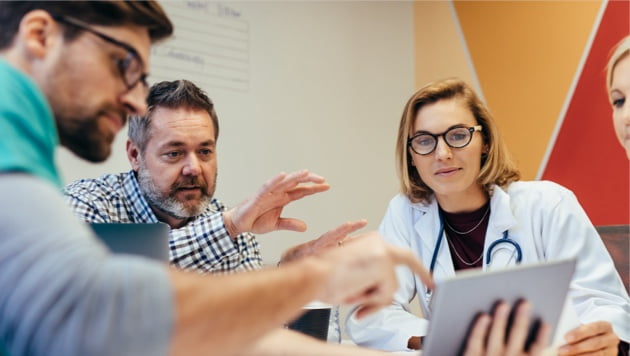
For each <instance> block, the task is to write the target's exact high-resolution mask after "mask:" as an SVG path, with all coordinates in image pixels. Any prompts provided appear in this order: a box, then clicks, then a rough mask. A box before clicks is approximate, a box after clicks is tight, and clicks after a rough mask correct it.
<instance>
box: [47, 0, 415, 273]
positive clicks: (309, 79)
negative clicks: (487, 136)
mask: <svg viewBox="0 0 630 356" xmlns="http://www.w3.org/2000/svg"><path fill="white" fill-rule="evenodd" d="M164 5H165V8H166V10H167V12H168V13H169V14H171V16H172V17H173V20H174V23H175V27H176V32H175V39H173V40H170V41H169V42H166V43H164V44H162V46H161V47H157V48H156V49H155V50H154V52H153V54H152V59H151V60H152V62H153V67H152V70H151V74H152V76H151V81H155V80H164V79H170V80H173V79H180V78H185V79H189V80H192V81H194V82H197V83H199V84H200V85H201V86H202V87H203V88H204V89H205V90H206V91H207V92H208V94H209V96H210V97H211V98H212V99H213V100H214V102H215V104H216V110H217V113H218V115H219V121H220V126H221V127H220V138H219V146H218V155H219V178H218V187H217V193H216V194H217V196H218V197H219V198H220V199H221V200H223V201H224V202H225V203H226V204H228V205H233V204H236V203H238V202H239V201H241V200H242V199H244V198H245V197H247V196H249V195H251V194H252V193H253V192H254V191H255V190H256V189H257V188H258V187H259V186H260V185H261V184H262V183H263V182H264V181H266V180H267V179H269V178H271V177H272V176H274V175H275V174H277V173H278V172H281V171H293V170H298V169H303V168H308V169H311V170H312V171H314V172H317V173H319V174H321V175H323V176H325V177H326V178H327V180H328V182H329V183H330V184H331V186H332V188H331V190H330V191H328V192H326V193H323V194H320V195H318V196H315V197H310V198H306V199H304V200H303V201H299V202H297V203H294V204H292V205H291V206H290V207H289V208H287V209H286V211H285V213H284V215H285V216H291V217H297V218H301V219H304V220H305V221H306V222H307V224H308V226H309V229H308V231H307V232H306V233H303V234H300V233H293V232H276V233H270V234H267V235H263V236H259V241H260V243H261V248H262V253H263V258H264V259H265V262H266V263H268V264H275V262H276V261H277V259H278V257H279V256H280V254H281V252H282V251H283V250H285V249H286V248H287V247H288V246H291V245H294V244H297V243H299V242H303V241H306V240H308V239H311V238H315V237H317V236H319V235H320V234H322V233H323V232H325V231H327V230H328V229H331V228H333V227H335V226H337V225H338V224H340V223H342V222H344V221H346V220H355V219H360V218H366V219H368V221H369V225H368V229H376V228H377V227H378V224H379V222H380V219H381V217H382V215H383V213H384V211H385V208H386V206H387V203H388V201H389V199H391V197H392V196H393V195H394V194H395V193H396V192H397V189H398V186H397V179H396V172H395V169H394V144H395V139H396V132H397V126H398V121H399V118H400V114H401V112H402V108H403V105H404V104H405V102H406V100H407V98H408V97H409V96H410V95H411V93H412V91H413V81H414V72H413V70H414V69H413V67H414V66H413V56H414V54H413V53H414V52H413V28H412V27H413V26H412V20H413V19H412V3H411V2H391V1H388V2H375V1H369V2H229V3H208V2H204V1H202V2H199V1H194V2H192V1H188V2H167V3H164ZM191 6H193V7H194V9H191ZM230 24H234V26H231V25H230ZM226 29H227V31H228V32H225V30H226ZM222 31H223V32H222ZM230 31H231V32H230ZM194 33H197V34H196V37H195V39H194V41H188V42H187V37H191V36H193V34H194ZM234 34H236V36H237V37H238V38H234ZM216 38H219V39H218V40H217V41H219V42H213V41H215V39H216ZM200 41H201V42H200ZM204 41H207V44H204ZM221 41H222V42H221ZM229 41H233V42H234V45H229V43H227V42H229ZM217 43H218V44H217ZM226 43H227V45H226ZM191 45H192V46H193V47H192V48H191V47H190V46H191ZM186 46H188V47H186ZM195 46H196V47H197V48H198V49H200V50H202V51H201V52H200V53H202V54H200V55H199V56H202V57H203V58H201V59H203V60H204V61H206V64H205V65H199V63H200V62H201V61H202V60H201V59H200V58H197V57H194V58H193V57H185V56H184V57H185V58H184V59H182V58H183V56H181V55H179V56H178V55H176V54H173V53H174V52H173V51H170V52H169V51H168V50H167V49H168V48H188V50H189V51H190V52H189V53H195V48H194V47H195ZM224 48H227V49H228V51H229V50H230V48H232V49H233V50H234V51H235V52H234V53H235V56H232V57H230V55H225V56H224V55H221V53H219V52H212V51H214V50H215V49H217V51H218V50H219V49H222V50H223V49H224ZM211 58H215V59H216V58H218V60H219V61H222V62H218V63H216V64H214V65H213V64H211V63H210V62H211V60H210V59H211ZM226 58H227V59H226ZM229 58H236V59H235V60H234V61H235V62H238V63H237V66H236V67H235V68H236V69H235V70H233V69H225V70H219V73H214V72H211V71H212V70H215V69H216V68H223V67H222V65H223V64H229V62H230V61H231V60H230V59H229ZM209 63H210V64H209ZM193 73H194V74H193ZM125 135H126V133H122V134H121V135H119V137H118V138H117V140H116V142H115V147H114V154H113V156H112V157H111V158H110V159H109V160H108V161H107V162H106V163H104V164H100V165H91V164H88V163H85V162H83V161H80V160H78V159H76V158H74V157H73V156H72V154H70V153H68V152H67V151H64V150H62V151H60V153H59V156H58V161H59V165H60V167H61V171H62V175H63V177H64V178H65V180H66V182H69V181H71V180H74V179H78V178H81V177H95V176H98V175H100V174H103V173H109V172H119V171H124V170H127V169H129V165H128V162H127V159H126V156H125V154H124V142H125Z"/></svg>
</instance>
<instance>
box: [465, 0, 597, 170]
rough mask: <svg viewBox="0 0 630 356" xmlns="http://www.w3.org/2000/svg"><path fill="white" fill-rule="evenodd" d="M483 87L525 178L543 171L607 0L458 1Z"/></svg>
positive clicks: (489, 104)
mask: <svg viewBox="0 0 630 356" xmlns="http://www.w3.org/2000/svg"><path fill="white" fill-rule="evenodd" d="M454 5H455V9H456V10H457V16H458V18H459V22H460V25H461V28H462V31H463V33H464V37H465V39H466V43H467V47H468V50H469V51H470V56H471V58H472V62H473V63H474V68H475V72H476V75H477V78H478V80H479V83H480V85H481V88H482V90H483V95H484V96H485V99H486V102H487V104H488V106H489V107H490V110H491V111H492V113H493V114H494V115H495V117H496V119H497V121H498V122H499V126H500V129H501V131H502V133H503V135H504V137H505V138H506V140H507V142H508V145H509V147H510V150H511V151H512V153H513V154H514V156H515V158H516V159H517V162H518V164H519V167H520V169H521V172H522V173H523V178H524V179H533V178H535V176H536V173H537V171H538V168H539V165H540V163H541V160H542V158H543V156H544V153H545V150H546V148H547V143H548V142H549V139H550V136H551V134H552V131H553V129H554V127H555V125H556V121H557V119H558V116H559V114H560V113H561V109H562V106H563V104H564V101H565V98H566V95H567V93H568V91H569V88H570V86H571V82H572V81H573V77H574V75H575V72H576V70H577V68H578V64H579V62H580V59H581V57H582V54H583V52H584V49H585V46H586V44H587V42H588V38H589V35H590V33H591V30H592V27H593V24H594V21H595V19H596V17H597V14H598V12H599V9H600V6H601V1H536V2H533V1H500V2H499V1H497V2H494V1H492V2H490V1H457V2H455V4H454Z"/></svg>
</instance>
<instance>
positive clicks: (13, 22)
mask: <svg viewBox="0 0 630 356" xmlns="http://www.w3.org/2000/svg"><path fill="white" fill-rule="evenodd" d="M171 33H172V25H171V23H170V21H169V19H168V18H167V16H166V15H165V13H164V12H163V10H162V9H161V7H160V6H159V5H157V4H156V3H154V2H143V1H125V2H122V1H121V2H92V1H73V2H2V3H0V78H1V80H0V134H1V135H2V139H1V140H0V197H2V202H4V203H5V206H4V207H3V208H2V210H1V211H0V283H1V288H0V344H3V345H4V346H6V349H7V350H8V351H9V352H10V354H11V355H164V354H166V353H173V354H186V355H195V354H215V355H226V354H257V353H266V354H277V353H285V354H296V353H305V354H333V353H336V354H340V355H342V354H343V355H350V354H353V353H355V354H362V355H364V354H369V352H367V351H365V350H360V349H357V348H342V347H340V346H333V345H327V344H325V343H321V342H317V341H315V340H313V339H309V338H306V337H301V336H299V335H296V334H293V333H290V332H289V331H282V330H280V329H279V328H278V327H279V326H280V325H282V324H283V323H285V322H287V321H288V320H290V319H292V318H294V317H296V316H297V315H298V314H299V310H300V307H301V306H302V305H304V304H306V303H307V302H309V301H311V300H313V299H318V300H322V301H325V302H328V303H332V304H338V303H348V302H360V303H362V304H364V305H365V308H364V309H363V313H362V314H368V313H370V312H372V311H374V310H376V309H378V308H380V307H382V306H384V305H386V304H388V303H389V301H390V300H391V297H392V295H393V292H394V291H395V289H396V280H395V275H394V266H395V265H397V264H405V265H409V266H410V267H411V268H412V269H413V270H414V271H416V272H418V273H421V274H422V278H423V279H424V280H425V281H426V282H427V283H430V277H429V276H428V274H427V272H426V271H425V270H424V269H423V268H422V267H421V265H420V263H419V261H418V260H416V259H415V258H414V257H413V256H412V255H411V254H410V253H409V252H407V251H403V250H399V249H396V248H394V247H391V246H389V245H386V244H384V243H383V242H382V240H381V239H380V238H379V236H378V235H376V234H375V233H368V234H365V236H363V237H361V238H356V239H353V241H351V242H349V243H347V244H345V245H344V248H343V249H331V250H329V251H326V252H324V253H322V254H320V255H318V256H315V257H306V258H303V259H300V260H299V261H296V262H293V263H288V264H286V266H283V268H280V269H272V270H262V271H256V272H249V273H243V274H239V275H232V276H200V275H197V274H189V273H185V272H182V271H178V270H174V269H169V268H167V267H165V266H164V265H162V264H160V263H157V262H152V261H148V260H146V259H141V258H134V257H126V256H114V255H112V254H110V253H109V252H108V251H107V250H106V249H105V247H104V246H103V245H102V244H100V243H99V242H98V241H97V240H96V238H95V237H94V235H93V234H92V233H91V231H90V230H89V228H88V227H87V226H86V225H85V224H82V223H80V222H79V221H78V220H77V219H76V218H75V217H74V216H73V215H72V213H71V212H70V210H69V209H67V206H66V204H65V202H64V200H63V198H62V196H61V194H60V192H59V189H60V187H61V180H60V178H59V174H58V171H57V168H56V166H55V164H54V154H55V148H56V146H57V144H58V143H61V144H62V145H64V146H66V147H68V148H69V149H71V150H72V151H73V152H74V153H75V154H77V155H79V156H80V157H82V158H85V159H87V160H90V161H93V162H98V161H102V160H104V159H105V158H106V157H107V156H108V155H109V152H110V146H111V142H112V140H113V138H114V136H115V134H116V133H117V132H118V131H119V130H120V129H121V127H122V126H123V125H124V124H125V121H126V117H127V115H144V114H145V112H146V109H147V108H146V103H145V97H146V86H145V85H144V83H143V84H139V83H141V82H143V78H144V77H146V73H147V72H148V67H149V63H148V61H149V47H150V45H151V43H153V42H155V41H157V40H160V39H163V38H166V37H168V36H169V35H170V34H171ZM310 182H312V183H315V185H317V184H319V183H322V182H321V179H320V178H319V177H317V176H313V175H310V174H294V175H287V176H281V177H278V178H277V179H275V180H272V181H270V182H269V183H268V184H266V185H265V186H264V187H263V189H262V190H261V191H260V192H259V195H257V196H256V198H255V200H254V201H252V202H251V205H252V206H254V207H255V208H253V209H250V210H249V213H248V214H246V216H244V217H243V219H242V221H244V222H246V223H247V224H249V226H246V228H248V229H249V228H251V226H254V225H256V224H257V223H259V222H260V221H266V222H269V221H271V222H272V223H273V222H274V221H275V222H276V223H278V221H281V218H280V217H279V216H278V211H280V210H281V207H282V204H284V202H285V201H286V196H287V195H299V194H301V193H303V192H305V191H306V192H308V191H309V187H310V186H308V185H307V186H304V185H303V183H310Z"/></svg>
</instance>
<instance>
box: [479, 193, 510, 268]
mask: <svg viewBox="0 0 630 356" xmlns="http://www.w3.org/2000/svg"><path fill="white" fill-rule="evenodd" d="M490 212H491V213H490V220H489V223H488V230H487V231H486V239H485V242H484V256H483V261H484V264H483V268H484V270H493V269H502V268H505V267H508V266H514V265H516V254H515V249H514V248H513V247H512V245H509V244H507V243H501V244H498V245H496V246H495V247H494V248H493V249H492V258H491V261H490V265H486V261H487V257H488V247H490V245H491V244H492V243H493V242H495V241H496V240H498V239H502V238H503V232H504V231H508V236H509V231H510V229H511V228H512V227H514V226H515V225H516V218H515V217H514V214H513V213H512V208H511V206H510V196H509V195H508V194H507V193H506V192H505V191H504V190H503V189H501V188H500V187H498V186H495V187H494V190H493V194H492V197H491V198H490Z"/></svg>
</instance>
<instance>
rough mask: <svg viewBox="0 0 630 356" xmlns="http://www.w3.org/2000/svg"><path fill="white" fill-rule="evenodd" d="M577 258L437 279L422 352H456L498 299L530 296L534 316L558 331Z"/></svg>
mask: <svg viewBox="0 0 630 356" xmlns="http://www.w3.org/2000/svg"><path fill="white" fill-rule="evenodd" d="M575 264H576V260H575V259H570V260H563V261H556V262H543V263H539V264H532V265H524V266H523V265H521V266H516V267H513V268H509V269H504V270H498V271H497V270H495V271H487V272H481V271H480V270H474V271H463V272H460V273H459V274H458V275H457V276H456V277H454V278H451V279H447V280H444V281H442V282H438V284H437V286H436V290H435V293H434V295H433V298H432V300H431V310H432V311H433V312H432V317H431V321H430V323H429V330H428V333H427V336H426V337H425V338H424V340H423V341H424V342H423V343H424V345H423V348H422V349H423V351H422V354H423V355H429V356H431V355H458V354H461V353H462V351H463V350H464V347H465V341H466V337H467V336H468V332H469V329H470V327H471V326H472V323H473V321H474V320H475V318H476V316H477V315H478V314H479V313H480V312H486V313H489V312H490V311H491V310H492V307H493V305H494V304H495V302H496V301H498V300H503V301H505V302H507V303H508V304H510V305H515V304H516V303H517V302H518V301H519V300H521V299H526V300H527V301H529V302H530V304H531V305H532V320H537V319H539V320H542V321H544V322H545V323H547V324H548V325H549V326H550V328H551V330H550V331H551V333H550V335H554V334H555V331H556V327H557V325H558V321H559V319H560V314H561V313H562V309H563V305H564V302H565V299H566V297H567V293H568V290H569V284H570V282H571V278H572V277H573V273H574V271H575ZM538 327H539V325H537V324H536V323H533V325H532V328H531V329H530V331H529V333H530V335H529V336H528V340H530V341H533V338H534V337H535V335H536V333H537V330H538Z"/></svg>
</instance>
